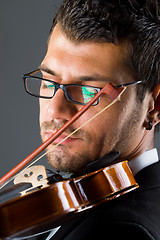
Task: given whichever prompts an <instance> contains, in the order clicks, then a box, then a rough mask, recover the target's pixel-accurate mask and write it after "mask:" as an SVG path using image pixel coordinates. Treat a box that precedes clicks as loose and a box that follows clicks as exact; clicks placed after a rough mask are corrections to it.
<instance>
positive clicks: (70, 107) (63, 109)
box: [47, 88, 77, 123]
mask: <svg viewBox="0 0 160 240" xmlns="http://www.w3.org/2000/svg"><path fill="white" fill-rule="evenodd" d="M47 101H48V105H47V114H48V116H49V118H50V120H54V121H56V122H59V123H61V122H66V121H68V120H69V119H71V117H72V116H73V115H74V114H76V112H77V109H76V105H75V104H74V103H71V102H69V101H68V100H67V99H66V97H65V95H64V92H63V90H62V89H60V88H59V89H58V90H57V92H56V94H55V95H54V97H53V98H52V99H49V100H47Z"/></svg>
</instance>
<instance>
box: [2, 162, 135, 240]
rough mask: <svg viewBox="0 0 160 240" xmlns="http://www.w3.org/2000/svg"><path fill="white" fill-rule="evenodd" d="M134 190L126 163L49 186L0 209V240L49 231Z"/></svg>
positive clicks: (11, 201)
mask: <svg viewBox="0 0 160 240" xmlns="http://www.w3.org/2000/svg"><path fill="white" fill-rule="evenodd" d="M137 187H138V184H137V183H136V181H135V179H134V177H133V175H132V173H131V171H130V169H129V167H128V164H127V162H126V161H125V162H121V163H117V164H114V165H112V166H110V167H106V168H103V169H100V170H98V171H95V172H93V173H89V174H86V175H83V176H81V177H77V178H72V179H70V180H65V181H60V182H57V183H53V184H51V185H49V186H48V187H45V188H43V189H40V190H36V191H33V192H31V193H28V194H26V195H24V196H20V197H17V198H16V199H12V200H10V201H8V202H5V203H3V204H1V205H0V219H1V224H0V239H6V238H8V237H9V238H14V237H18V236H21V237H22V236H27V235H31V234H35V233H39V232H43V231H47V230H50V229H52V228H53V227H56V226H60V225H61V224H63V223H64V222H66V221H68V220H70V219H72V218H73V217H75V216H77V215H78V214H85V213H86V212H87V211H88V210H90V209H92V208H93V207H97V206H98V205H99V204H102V203H104V202H106V201H109V200H111V199H114V198H117V197H119V196H120V195H122V194H124V193H127V192H129V191H131V190H133V189H135V188H137ZM93 189H94V191H93Z"/></svg>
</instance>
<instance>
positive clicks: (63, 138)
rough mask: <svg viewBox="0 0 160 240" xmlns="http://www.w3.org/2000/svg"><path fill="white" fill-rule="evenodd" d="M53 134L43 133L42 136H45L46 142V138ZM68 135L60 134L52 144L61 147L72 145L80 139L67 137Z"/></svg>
mask: <svg viewBox="0 0 160 240" xmlns="http://www.w3.org/2000/svg"><path fill="white" fill-rule="evenodd" d="M53 134H54V132H45V133H44V136H45V140H47V139H48V138H50V137H51V136H52V135H53ZM67 136H69V134H68V135H65V134H61V135H60V136H59V137H58V138H56V139H55V140H54V143H56V144H62V145H66V144H71V143H72V144H73V143H74V142H76V141H77V140H80V138H74V137H67Z"/></svg>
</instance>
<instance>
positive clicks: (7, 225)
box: [0, 83, 138, 239]
mask: <svg viewBox="0 0 160 240" xmlns="http://www.w3.org/2000/svg"><path fill="white" fill-rule="evenodd" d="M124 90H125V87H124V86H122V87H120V88H117V87H114V86H113V85H112V84H110V83H108V84H106V86H105V87H104V88H103V89H102V90H101V91H100V92H99V93H98V94H97V95H96V96H95V97H94V98H93V99H92V100H91V101H90V102H89V103H87V104H86V105H85V106H84V107H83V108H82V109H81V110H80V111H79V112H78V113H77V114H76V115H74V116H73V118H72V119H70V120H69V121H68V122H67V123H66V124H65V125H64V126H62V127H61V128H60V129H59V130H58V131H57V132H56V133H55V134H53V135H52V136H51V137H50V138H49V139H48V140H46V141H45V142H44V143H43V144H42V145H41V146H40V147H39V148H37V149H36V150H35V151H34V152H33V153H32V154H30V155H29V156H28V157H27V158H25V159H24V160H23V161H22V162H21V163H20V164H19V165H17V166H16V167H15V168H14V169H13V170H11V171H10V172H9V173H7V174H6V175H5V176H4V177H2V178H1V179H0V185H1V186H2V185H3V184H4V183H5V182H6V181H7V180H8V179H10V178H11V177H12V176H14V175H15V174H16V173H17V172H18V171H20V170H21V169H22V168H23V167H24V166H25V165H26V164H29V163H30V161H32V160H33V159H34V158H35V157H36V156H37V155H38V154H39V153H41V152H42V151H43V150H44V149H45V148H46V147H47V146H48V145H49V144H50V143H52V142H53V141H54V140H55V139H56V138H57V137H58V136H59V135H60V134H61V133H62V132H63V131H65V129H66V128H67V127H68V126H69V125H70V124H72V123H73V122H74V121H76V119H77V118H79V117H80V116H81V115H82V114H83V113H84V112H85V111H86V110H87V109H88V108H89V107H90V106H92V104H93V103H94V101H96V100H97V99H98V98H99V97H100V96H101V95H102V94H107V95H108V96H109V97H110V99H111V100H112V103H111V104H110V105H108V106H107V107H106V108H105V109H103V110H102V111H104V110H106V109H107V108H108V107H110V106H111V105H112V104H113V103H114V102H116V101H117V100H119V98H120V96H121V94H122V93H123V92H124ZM102 111H101V112H102ZM91 120H92V119H91ZM83 126H84V125H83ZM81 127H82V126H81ZM76 131H78V129H77V130H76ZM72 134H74V133H72ZM115 156H116V157H117V155H116V154H114V156H112V157H111V159H110V160H109V161H107V163H108V162H110V163H111V162H113V160H114V159H115V158H116V157H115ZM101 163H102V164H101V165H99V163H98V162H94V163H90V164H88V166H85V167H84V168H82V170H79V171H78V172H77V173H76V174H73V175H72V177H71V178H70V179H63V178H62V177H61V176H60V175H59V174H56V175H55V176H54V177H55V179H56V180H55V179H54V180H52V179H50V178H48V177H47V174H46V172H45V169H44V167H43V166H41V167H36V166H34V167H30V166H29V167H28V168H27V170H25V171H22V172H21V174H19V175H17V176H16V178H15V180H14V183H15V184H16V185H17V186H20V189H21V188H22V192H21V193H20V196H15V197H13V198H6V199H5V197H4V196H5V194H6V191H7V190H6V191H5V190H3V191H2V192H0V219H1V224H0V239H12V238H17V237H26V236H29V235H33V234H37V233H40V232H45V231H49V230H51V229H53V228H54V227H57V226H61V225H62V224H64V223H65V222H67V221H70V220H71V219H73V218H75V217H77V216H79V215H83V214H86V213H87V212H88V211H90V210H92V209H93V208H95V207H98V206H99V205H101V204H103V203H105V202H107V201H109V200H112V199H115V198H117V197H119V196H121V195H123V194H125V193H127V192H129V191H131V190H134V189H136V188H138V184H137V183H136V181H135V179H134V177H133V174H132V172H131V170H130V169H129V167H128V164H127V161H124V162H120V163H116V164H113V165H110V166H105V165H106V161H104V159H102V161H101ZM39 169H40V170H39ZM23 184H24V185H23ZM26 184H28V185H26ZM16 185H15V186H16ZM24 186H25V187H24ZM26 186H27V189H25V188H26ZM93 189H94V191H93ZM9 192H10V191H9ZM7 195H8V194H7ZM11 195H12V191H11ZM1 198H2V201H1Z"/></svg>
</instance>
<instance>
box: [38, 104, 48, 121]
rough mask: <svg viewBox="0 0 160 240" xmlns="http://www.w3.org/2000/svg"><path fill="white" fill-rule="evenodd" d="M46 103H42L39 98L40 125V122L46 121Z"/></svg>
mask: <svg viewBox="0 0 160 240" xmlns="http://www.w3.org/2000/svg"><path fill="white" fill-rule="evenodd" d="M47 115H48V114H47V104H44V101H43V100H42V99H40V101H39V122H40V125H41V123H42V122H44V121H46V117H47Z"/></svg>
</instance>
